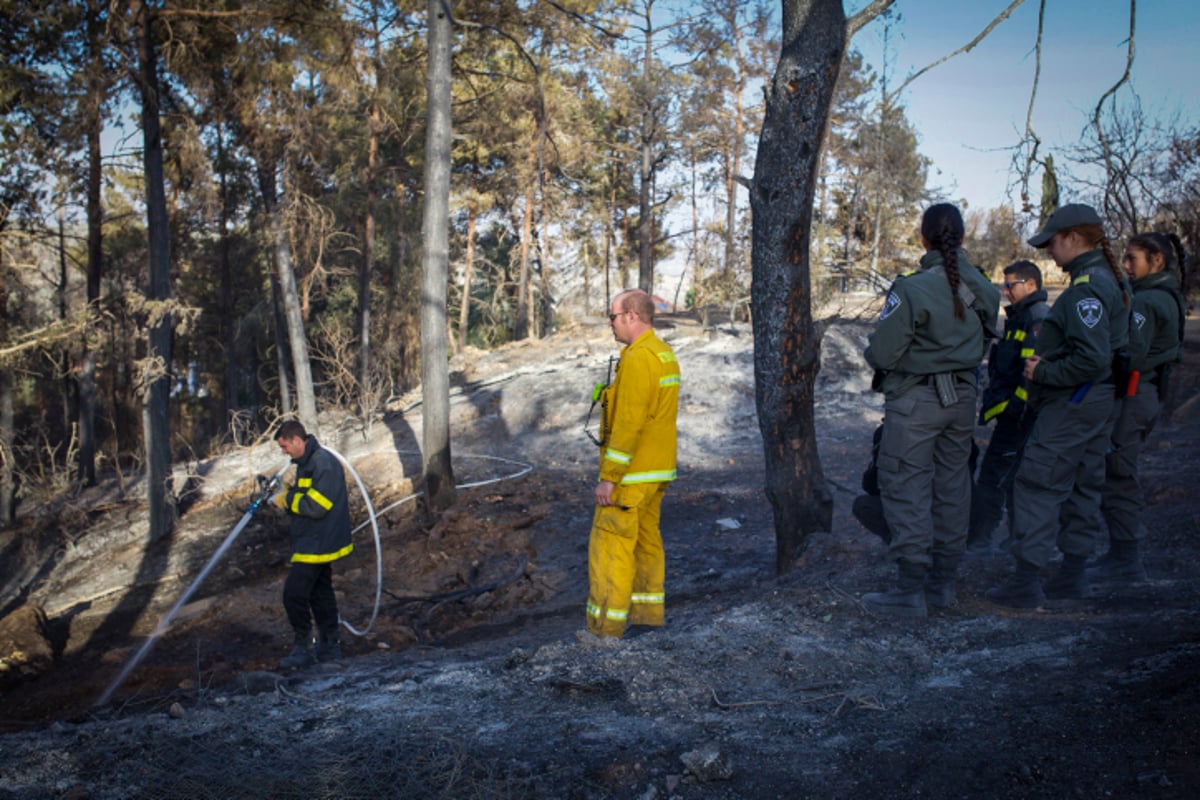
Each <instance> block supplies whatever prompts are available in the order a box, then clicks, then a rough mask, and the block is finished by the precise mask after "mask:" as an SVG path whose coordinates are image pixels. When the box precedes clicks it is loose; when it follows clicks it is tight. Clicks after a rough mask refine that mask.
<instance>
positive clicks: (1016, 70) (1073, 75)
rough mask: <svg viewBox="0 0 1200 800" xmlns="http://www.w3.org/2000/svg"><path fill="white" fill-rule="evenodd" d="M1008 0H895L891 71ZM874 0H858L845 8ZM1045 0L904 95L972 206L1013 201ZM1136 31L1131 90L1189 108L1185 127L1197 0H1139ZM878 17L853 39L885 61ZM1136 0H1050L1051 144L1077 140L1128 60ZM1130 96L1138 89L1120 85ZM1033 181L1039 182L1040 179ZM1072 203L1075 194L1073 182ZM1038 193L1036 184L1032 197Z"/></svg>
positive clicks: (1196, 89) (1040, 126)
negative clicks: (1015, 152) (1017, 150)
mask: <svg viewBox="0 0 1200 800" xmlns="http://www.w3.org/2000/svg"><path fill="white" fill-rule="evenodd" d="M1008 4H1009V0H936V1H935V0H898V2H897V3H896V10H897V11H899V12H900V15H901V19H900V21H899V23H898V24H897V25H896V26H895V27H894V29H893V30H894V33H893V36H892V39H891V43H890V48H891V49H892V50H893V51H894V52H893V59H894V60H893V61H892V73H893V77H892V78H890V82H891V84H892V85H893V86H895V85H898V83H899V82H900V80H902V79H903V78H904V77H906V76H907V75H909V74H911V73H912V72H913V71H915V70H917V69H920V68H921V67H924V66H925V65H927V64H929V63H930V62H932V61H935V60H937V59H938V58H940V57H942V56H943V55H945V54H947V53H949V52H952V51H954V50H956V49H958V48H959V47H961V46H963V45H964V44H966V43H967V42H968V41H970V40H971V39H972V38H974V37H975V35H977V34H978V33H979V32H980V31H981V30H983V28H984V27H985V26H986V25H987V24H988V23H989V22H990V21H991V20H992V19H993V18H994V17H995V16H996V14H998V13H999V12H1000V11H1002V10H1003V9H1004V8H1006V7H1007V6H1008ZM863 5H865V1H864V0H850V1H849V2H847V4H846V9H847V14H850V13H853V11H855V10H857V9H858V8H860V7H862V6H863ZM1038 6H1039V3H1038V0H1026V2H1025V3H1024V4H1023V5H1022V6H1021V7H1020V8H1018V9H1017V10H1016V11H1015V12H1014V13H1013V15H1012V16H1011V17H1010V18H1009V19H1008V20H1007V21H1005V22H1004V23H1002V24H1001V25H1000V26H999V27H997V28H996V29H995V30H994V31H992V33H991V34H990V35H989V36H988V37H987V38H986V39H985V40H984V41H982V42H981V43H980V44H979V45H977V46H976V47H975V49H974V50H972V51H971V52H969V53H965V54H962V55H959V56H956V57H955V58H953V59H951V60H950V61H948V62H946V63H945V64H942V65H941V66H939V67H937V68H935V69H934V70H932V71H931V72H928V73H926V74H925V75H923V76H922V77H920V78H918V79H917V80H916V81H915V82H914V83H913V84H911V85H910V86H909V88H908V89H907V90H905V92H904V95H903V97H902V99H901V102H902V103H903V104H904V105H905V107H906V109H907V114H908V117H909V119H910V120H911V121H912V122H913V124H914V125H915V126H916V128H917V129H918V131H919V132H920V136H921V145H920V149H921V152H922V153H924V154H925V155H926V156H928V157H929V158H931V159H932V161H933V168H934V170H935V172H934V174H933V175H932V176H931V183H933V184H936V185H938V186H941V187H943V188H945V189H946V190H947V191H946V194H947V196H948V197H949V198H951V199H954V200H958V199H966V200H967V202H968V205H969V206H970V207H973V208H990V207H993V206H998V205H1006V204H1009V202H1010V197H1009V196H1008V194H1006V191H1005V187H1006V184H1007V183H1009V182H1010V180H1011V178H1010V175H1009V166H1010V163H1011V158H1012V153H1011V150H1010V149H1009V148H1011V147H1012V146H1013V145H1014V144H1015V143H1016V142H1017V141H1018V139H1019V137H1020V133H1021V131H1023V129H1024V127H1025V115H1026V111H1027V108H1028V104H1029V94H1030V88H1031V86H1032V81H1033V75H1034V67H1035V56H1034V51H1033V47H1034V43H1035V40H1036V35H1037V19H1038ZM1137 12H1138V16H1137V29H1136V33H1135V37H1134V42H1135V44H1136V60H1135V62H1134V69H1133V74H1132V86H1133V89H1134V90H1136V91H1137V93H1138V94H1139V95H1140V96H1141V98H1142V104H1143V108H1144V110H1145V111H1146V112H1147V114H1148V115H1149V116H1150V117H1152V118H1160V119H1166V118H1170V117H1173V116H1180V117H1181V119H1182V120H1183V121H1184V123H1185V125H1186V126H1187V127H1194V126H1195V125H1196V124H1197V120H1198V117H1200V114H1198V111H1200V47H1198V46H1197V42H1196V36H1197V34H1198V33H1200V2H1197V0H1142V2H1140V3H1138V8H1137ZM880 30H881V26H880V23H879V22H878V21H876V22H875V23H872V24H871V25H870V26H868V27H866V28H864V29H863V30H861V31H859V33H858V34H857V35H856V36H855V37H854V39H853V41H852V43H851V44H852V46H854V47H857V48H858V49H860V50H862V51H863V53H864V55H865V56H866V57H867V59H868V61H870V62H871V63H873V64H874V65H876V66H877V67H878V66H879V65H880V64H881V63H882V60H881V58H880V55H881V52H882V37H881V35H880ZM1128 31H1129V0H1047V3H1046V21H1045V33H1044V36H1043V42H1042V73H1041V80H1040V83H1039V86H1038V95H1037V102H1036V104H1035V106H1034V114H1033V125H1034V128H1035V130H1036V131H1037V133H1038V135H1039V136H1040V137H1041V139H1042V152H1043V153H1045V152H1047V151H1049V152H1054V153H1055V156H1056V157H1055V160H1056V162H1058V163H1060V164H1061V163H1062V158H1060V157H1059V155H1058V151H1059V149H1060V148H1063V147H1066V146H1069V145H1071V144H1072V143H1077V142H1079V140H1080V135H1081V131H1082V129H1083V128H1084V126H1085V125H1086V124H1087V121H1088V119H1089V118H1090V115H1091V112H1092V109H1093V108H1094V106H1095V104H1096V102H1097V100H1098V99H1099V98H1100V96H1101V95H1103V94H1104V92H1105V91H1106V90H1107V89H1108V88H1109V87H1110V86H1112V84H1113V83H1115V82H1116V81H1117V80H1118V79H1119V78H1120V77H1121V74H1122V72H1123V71H1124V69H1125V57H1126V47H1127V38H1128ZM1122 92H1123V93H1124V97H1126V98H1128V97H1129V96H1130V95H1129V89H1123V90H1122ZM1032 186H1033V189H1034V191H1035V192H1036V190H1037V187H1038V186H1040V182H1038V181H1035V182H1034V183H1033V185H1032ZM1062 188H1063V195H1064V198H1063V199H1064V202H1066V201H1069V200H1071V199H1075V198H1072V197H1071V196H1070V192H1071V187H1070V186H1069V185H1068V186H1064V187H1062ZM1032 199H1033V200H1034V201H1035V202H1036V200H1037V196H1036V194H1035V195H1034V197H1033V198H1032Z"/></svg>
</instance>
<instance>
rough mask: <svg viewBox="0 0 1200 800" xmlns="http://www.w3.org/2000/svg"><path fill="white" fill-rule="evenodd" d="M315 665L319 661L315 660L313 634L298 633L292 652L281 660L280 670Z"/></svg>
mask: <svg viewBox="0 0 1200 800" xmlns="http://www.w3.org/2000/svg"><path fill="white" fill-rule="evenodd" d="M315 663H317V660H316V659H315V658H313V653H312V634H311V633H300V632H297V633H296V638H295V641H294V643H293V644H292V652H290V653H288V654H287V655H286V656H284V657H283V658H281V659H280V660H279V668H280V669H300V668H301V667H310V666H312V665H313V664H315Z"/></svg>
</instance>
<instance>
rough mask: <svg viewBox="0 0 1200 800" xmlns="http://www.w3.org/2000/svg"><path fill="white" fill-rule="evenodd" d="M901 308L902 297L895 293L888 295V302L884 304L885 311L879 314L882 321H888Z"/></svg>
mask: <svg viewBox="0 0 1200 800" xmlns="http://www.w3.org/2000/svg"><path fill="white" fill-rule="evenodd" d="M899 307H900V295H898V294H896V293H895V292H890V293H889V294H888V298H887V302H886V303H884V304H883V311H880V312H879V318H880V319H887V318H888V317H890V316H891V315H892V312H893V311H895V310H896V309H897V308H899Z"/></svg>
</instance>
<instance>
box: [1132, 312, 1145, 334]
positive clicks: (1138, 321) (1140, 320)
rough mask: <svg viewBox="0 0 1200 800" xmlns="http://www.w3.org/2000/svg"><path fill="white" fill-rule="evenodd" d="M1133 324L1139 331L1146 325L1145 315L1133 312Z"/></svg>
mask: <svg viewBox="0 0 1200 800" xmlns="http://www.w3.org/2000/svg"><path fill="white" fill-rule="evenodd" d="M1133 324H1134V325H1136V326H1137V329H1138V330H1139V331H1140V330H1141V329H1142V328H1143V327H1145V325H1146V315H1145V314H1143V313H1142V312H1140V311H1135V312H1133Z"/></svg>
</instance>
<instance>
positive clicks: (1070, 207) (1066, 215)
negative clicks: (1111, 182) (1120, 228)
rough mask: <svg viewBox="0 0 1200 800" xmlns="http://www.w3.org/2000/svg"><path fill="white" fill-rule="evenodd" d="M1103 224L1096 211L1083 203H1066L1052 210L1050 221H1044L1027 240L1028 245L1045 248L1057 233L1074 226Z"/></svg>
mask: <svg viewBox="0 0 1200 800" xmlns="http://www.w3.org/2000/svg"><path fill="white" fill-rule="evenodd" d="M1103 224H1104V223H1103V222H1102V221H1101V220H1100V215H1099V214H1097V213H1096V209H1094V208H1092V207H1091V206H1088V205H1084V204H1083V203H1068V204H1067V205H1065V206H1059V207H1058V208H1056V209H1055V210H1054V213H1053V214H1051V215H1050V219H1048V220H1046V225H1045V227H1043V228H1042V229H1041V230H1040V231H1038V232H1037V233H1036V234H1035V235H1034V236H1033V237H1032V238H1031V239H1030V240H1029V243H1030V244H1031V245H1033V246H1034V247H1045V246H1046V245H1048V244H1050V240H1051V239H1052V238H1054V234H1056V233H1058V232H1059V231H1065V230H1066V229H1067V228H1074V227H1075V226H1076V225H1103Z"/></svg>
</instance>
